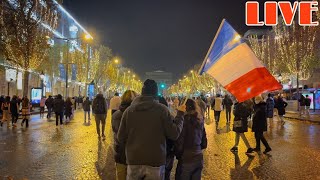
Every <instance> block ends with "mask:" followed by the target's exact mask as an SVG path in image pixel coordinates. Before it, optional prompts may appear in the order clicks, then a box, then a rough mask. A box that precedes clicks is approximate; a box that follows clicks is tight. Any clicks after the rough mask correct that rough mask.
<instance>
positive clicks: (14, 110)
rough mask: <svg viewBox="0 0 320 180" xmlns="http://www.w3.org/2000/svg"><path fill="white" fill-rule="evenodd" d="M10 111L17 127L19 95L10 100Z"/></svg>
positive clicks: (13, 124)
mask: <svg viewBox="0 0 320 180" xmlns="http://www.w3.org/2000/svg"><path fill="white" fill-rule="evenodd" d="M10 112H11V119H12V126H13V127H17V125H16V124H17V121H18V118H19V104H18V99H17V96H16V95H14V96H13V97H12V99H11V102H10Z"/></svg>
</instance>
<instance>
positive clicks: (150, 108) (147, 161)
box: [117, 95, 183, 167]
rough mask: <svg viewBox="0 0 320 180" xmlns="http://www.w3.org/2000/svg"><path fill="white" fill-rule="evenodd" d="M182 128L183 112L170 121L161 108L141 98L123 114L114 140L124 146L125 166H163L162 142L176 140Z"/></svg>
mask: <svg viewBox="0 0 320 180" xmlns="http://www.w3.org/2000/svg"><path fill="white" fill-rule="evenodd" d="M182 128H183V112H180V111H178V113H177V116H176V118H175V120H174V122H173V119H172V116H171V115H170V112H169V110H168V108H167V107H166V106H165V105H163V104H160V103H158V102H157V101H156V100H155V98H154V97H152V96H145V95H141V96H139V97H136V98H135V99H134V100H133V102H132V104H131V106H130V107H128V108H127V109H126V110H125V111H124V113H123V115H122V119H121V123H120V128H119V131H118V135H117V139H118V141H119V142H120V143H123V144H124V143H125V145H126V146H125V151H126V158H127V160H126V162H127V164H129V165H148V166H154V167H159V166H162V165H165V164H166V139H167V138H168V139H172V140H176V139H178V137H179V135H180V133H181V131H182Z"/></svg>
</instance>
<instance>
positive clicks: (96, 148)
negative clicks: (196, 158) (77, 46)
mask: <svg viewBox="0 0 320 180" xmlns="http://www.w3.org/2000/svg"><path fill="white" fill-rule="evenodd" d="M82 116H83V112H82V111H80V110H79V111H78V112H77V113H76V115H75V118H74V119H73V120H72V121H71V122H70V123H69V124H67V125H64V126H63V127H59V128H56V127H55V121H53V120H51V121H48V120H47V119H40V118H39V115H35V116H33V117H32V121H31V123H30V127H29V128H28V129H26V128H21V127H20V124H19V125H18V127H17V128H15V129H12V128H9V129H7V127H6V125H5V126H4V127H2V128H0V180H2V179H7V177H12V178H13V179H105V180H113V179H115V167H114V161H113V151H112V143H113V142H112V133H111V122H110V116H109V117H108V120H107V127H106V136H107V139H106V140H105V141H100V140H98V138H97V135H96V133H95V124H94V121H92V124H91V125H87V124H83V117H82ZM224 119H225V116H224V113H222V121H221V122H220V124H219V130H218V133H219V134H217V131H216V128H215V127H214V126H215V125H214V123H210V124H209V123H208V124H209V125H207V126H206V130H207V136H208V149H207V150H205V152H204V154H205V165H204V170H203V178H202V179H207V180H211V179H212V180H213V179H241V180H242V179H320V173H319V169H320V139H319V137H320V125H316V124H310V123H303V122H300V121H292V120H290V121H289V120H287V121H286V124H285V125H284V126H281V125H279V124H278V122H277V119H276V118H275V119H274V123H273V126H272V128H271V129H270V130H269V131H268V132H267V133H266V134H265V135H266V137H267V140H268V141H269V144H270V146H271V147H272V151H271V153H270V154H269V155H264V154H257V153H253V155H252V156H247V155H245V151H246V148H245V145H244V144H243V142H242V141H241V140H240V145H239V152H238V153H237V154H233V153H231V152H230V148H231V147H232V146H233V144H234V133H233V132H232V131H230V132H229V130H230V128H228V127H227V126H225V121H224ZM20 122H21V121H20ZM246 135H247V137H248V139H249V142H250V144H251V145H252V146H254V145H255V141H254V136H253V134H252V133H251V132H250V131H249V132H248V133H247V134H246ZM262 149H263V150H264V147H262ZM172 175H174V174H172ZM172 178H173V176H172Z"/></svg>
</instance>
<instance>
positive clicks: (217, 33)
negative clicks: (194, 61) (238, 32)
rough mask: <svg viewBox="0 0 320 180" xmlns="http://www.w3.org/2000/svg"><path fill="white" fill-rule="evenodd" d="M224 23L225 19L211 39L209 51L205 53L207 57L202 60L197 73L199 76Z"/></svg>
mask: <svg viewBox="0 0 320 180" xmlns="http://www.w3.org/2000/svg"><path fill="white" fill-rule="evenodd" d="M225 21H226V19H223V20H222V22H221V24H220V26H219V29H218V31H217V32H216V35H215V37H214V39H213V41H212V43H211V45H210V48H209V50H208V52H207V55H206V57H205V58H204V60H203V62H202V65H201V67H200V69H199V72H198V74H199V75H202V70H203V67H204V65H205V64H206V62H207V59H208V56H209V53H210V52H211V49H212V48H213V45H214V43H215V42H216V40H217V38H218V35H219V33H220V31H221V28H222V26H223V24H224V22H225Z"/></svg>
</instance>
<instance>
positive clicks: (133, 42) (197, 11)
mask: <svg viewBox="0 0 320 180" xmlns="http://www.w3.org/2000/svg"><path fill="white" fill-rule="evenodd" d="M245 2H246V1H245V0H193V1H191V0H126V1H125V0H90V1H88V0H64V3H63V5H64V6H65V8H66V9H67V10H68V11H70V12H71V14H72V15H73V16H74V17H75V18H76V19H77V20H78V21H79V22H80V24H82V25H84V27H85V28H86V29H88V30H89V31H90V32H92V34H93V36H94V38H95V40H99V41H100V43H101V44H104V45H106V46H109V47H110V48H111V49H112V50H113V51H114V54H115V55H119V56H121V58H122V64H124V66H127V67H130V68H132V69H133V70H134V71H135V72H137V73H138V75H140V76H141V77H142V78H144V74H145V72H147V71H154V70H164V71H168V72H172V73H173V74H174V79H178V78H180V77H181V76H182V75H183V73H185V72H187V71H188V70H189V69H190V68H192V67H193V66H194V65H196V64H201V63H202V61H203V59H204V57H205V55H206V53H207V51H208V49H209V47H210V44H211V42H212V40H213V38H214V35H215V33H216V31H217V29H218V27H219V25H220V23H221V21H222V19H223V18H226V19H227V20H228V21H229V22H230V23H231V25H233V27H234V28H235V29H236V30H237V31H238V32H239V33H240V34H242V35H243V34H244V33H245V32H246V31H247V30H248V29H250V28H249V27H246V25H245V16H244V15H245ZM261 2H264V1H261ZM261 6H262V4H261Z"/></svg>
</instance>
